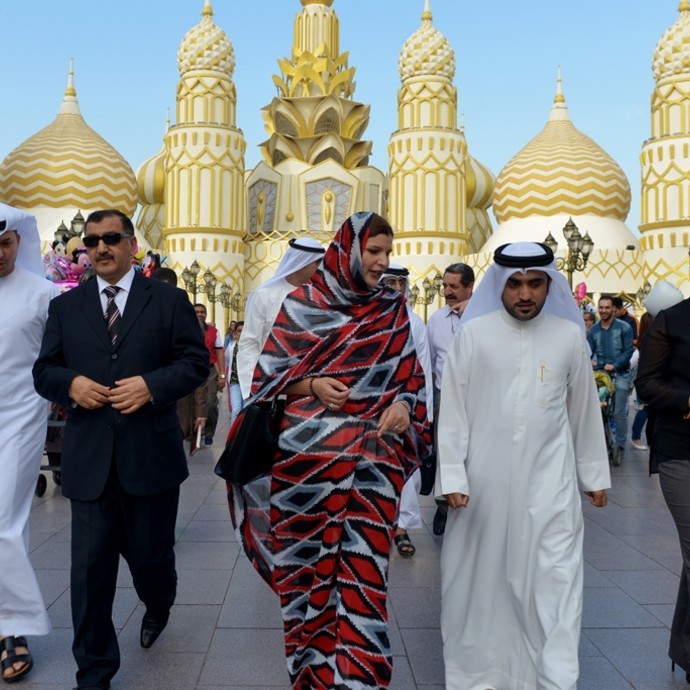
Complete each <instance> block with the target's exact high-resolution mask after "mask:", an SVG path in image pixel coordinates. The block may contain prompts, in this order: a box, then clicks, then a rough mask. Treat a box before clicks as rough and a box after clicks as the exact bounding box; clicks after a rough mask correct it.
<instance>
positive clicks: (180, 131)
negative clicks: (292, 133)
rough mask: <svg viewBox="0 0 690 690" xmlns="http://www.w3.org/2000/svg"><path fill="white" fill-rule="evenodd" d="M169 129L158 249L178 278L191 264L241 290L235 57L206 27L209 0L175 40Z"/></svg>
mask: <svg viewBox="0 0 690 690" xmlns="http://www.w3.org/2000/svg"><path fill="white" fill-rule="evenodd" d="M177 63H178V68H179V72H180V81H179V84H178V87H177V118H176V119H177V122H176V124H175V125H173V126H172V127H170V129H169V130H168V132H167V134H166V135H165V150H166V157H165V178H166V179H165V197H164V198H165V229H164V231H163V232H164V236H165V248H166V252H167V254H168V256H169V257H170V258H169V260H168V263H169V265H170V266H171V267H172V268H174V269H175V270H176V271H177V273H178V275H179V274H180V273H181V271H182V268H183V267H184V266H189V265H190V264H191V263H192V261H194V259H196V260H197V261H198V263H199V264H200V265H201V269H202V272H203V271H204V270H206V269H210V270H211V271H212V272H213V274H214V275H215V276H216V278H217V279H218V280H220V281H225V280H227V282H228V283H229V284H230V286H231V290H232V292H233V293H234V292H235V291H238V290H239V291H240V292H241V291H242V289H243V262H244V258H243V251H244V246H243V242H242V238H243V236H244V233H245V203H244V199H245V197H244V152H245V148H246V143H245V140H244V136H243V134H242V131H241V130H240V129H238V128H237V127H236V125H235V120H236V116H235V109H236V103H237V95H236V92H235V84H234V82H233V80H232V74H233V71H234V69H235V53H234V50H233V47H232V44H231V43H230V41H229V39H228V37H227V35H226V34H225V32H224V31H222V30H221V29H220V28H219V27H218V26H216V25H215V24H214V23H213V9H212V8H211V0H206V1H205V5H204V8H203V10H202V13H201V22H200V23H199V24H198V25H197V26H195V27H194V28H193V29H191V30H190V31H188V32H187V34H186V35H185V37H184V38H183V39H182V42H181V44H180V48H179V51H178V57H177Z"/></svg>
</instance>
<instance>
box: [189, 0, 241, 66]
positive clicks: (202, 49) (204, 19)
mask: <svg viewBox="0 0 690 690" xmlns="http://www.w3.org/2000/svg"><path fill="white" fill-rule="evenodd" d="M177 68H178V70H179V72H180V75H183V74H184V73H185V72H190V71H192V70H209V71H213V72H223V73H225V74H227V75H229V76H232V73H233V72H234V71H235V50H234V48H233V47H232V43H230V39H229V38H228V36H227V34H226V33H225V31H223V30H222V29H221V28H220V27H218V26H216V25H215V24H214V23H213V8H212V7H211V0H206V4H205V5H204V9H203V10H202V11H201V22H200V23H199V24H197V25H196V26H195V27H194V28H193V29H190V30H189V31H188V32H187V33H186V34H185V36H184V38H183V39H182V41H181V43H180V48H179V50H178V51H177Z"/></svg>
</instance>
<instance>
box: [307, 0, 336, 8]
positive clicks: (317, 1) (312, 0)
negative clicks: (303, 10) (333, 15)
mask: <svg viewBox="0 0 690 690" xmlns="http://www.w3.org/2000/svg"><path fill="white" fill-rule="evenodd" d="M332 4H333V0H302V6H303V7H306V6H307V5H326V7H330V6H331V5H332Z"/></svg>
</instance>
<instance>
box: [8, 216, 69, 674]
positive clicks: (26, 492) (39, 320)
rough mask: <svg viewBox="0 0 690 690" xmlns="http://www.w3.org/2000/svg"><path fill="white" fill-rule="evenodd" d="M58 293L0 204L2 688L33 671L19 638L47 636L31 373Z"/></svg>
mask: <svg viewBox="0 0 690 690" xmlns="http://www.w3.org/2000/svg"><path fill="white" fill-rule="evenodd" d="M57 292H58V291H57V289H56V288H55V286H54V285H53V284H52V283H50V282H49V281H47V280H46V279H45V276H44V272H43V266H42V262H41V252H40V240H39V234H38V228H37V227H36V219H35V218H34V216H32V215H30V214H28V213H25V212H24V211H20V210H19V209H15V208H13V207H11V206H7V205H6V204H2V203H0V323H1V324H2V337H0V361H1V362H2V366H1V367H0V391H2V395H0V468H2V481H0V563H1V564H2V566H1V571H0V572H1V573H2V575H1V576H0V650H2V651H1V653H0V659H1V660H2V677H3V680H5V681H6V682H14V681H17V680H19V679H20V678H22V677H23V676H25V675H26V674H27V673H28V672H29V671H30V670H31V668H32V666H33V658H32V657H31V654H30V652H29V649H28V646H27V642H26V639H25V637H24V636H25V635H47V634H48V632H50V622H49V620H48V616H47V614H46V609H45V605H44V603H43V597H42V596H41V590H40V589H39V586H38V582H37V580H36V576H35V574H34V571H33V568H32V567H31V562H30V561H29V554H28V545H29V541H28V539H29V512H30V510H31V501H32V498H33V495H34V489H35V488H36V480H37V478H38V472H39V469H40V465H41V457H42V456H43V447H44V444H45V439H46V427H47V422H48V410H49V405H48V402H47V401H46V400H44V399H43V398H41V397H39V395H38V394H37V393H36V391H35V390H34V385H33V379H32V376H31V367H32V366H33V363H34V360H35V359H36V357H37V356H38V352H39V349H40V347H41V338H42V337H43V330H44V328H45V323H46V319H47V317H48V303H49V302H50V300H51V299H52V298H53V297H54V296H55V295H56V294H57Z"/></svg>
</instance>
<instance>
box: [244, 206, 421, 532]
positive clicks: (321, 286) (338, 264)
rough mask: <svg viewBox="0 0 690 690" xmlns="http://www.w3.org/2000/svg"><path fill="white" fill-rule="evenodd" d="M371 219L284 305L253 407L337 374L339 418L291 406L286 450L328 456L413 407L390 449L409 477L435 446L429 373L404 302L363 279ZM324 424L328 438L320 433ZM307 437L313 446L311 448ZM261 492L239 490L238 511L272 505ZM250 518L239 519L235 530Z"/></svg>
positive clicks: (302, 402)
mask: <svg viewBox="0 0 690 690" xmlns="http://www.w3.org/2000/svg"><path fill="white" fill-rule="evenodd" d="M372 217H373V214H371V213H358V214H355V215H354V216H352V217H350V218H349V219H348V220H347V221H345V223H344V224H343V225H342V227H341V228H340V229H339V230H338V232H337V233H336V235H335V237H334V239H333V241H332V243H331V245H330V247H329V249H328V250H327V252H326V254H325V256H324V260H323V263H322V264H321V266H320V267H319V269H317V271H316V273H315V274H314V276H313V277H312V279H311V281H310V282H309V283H306V284H305V285H302V286H300V287H298V288H296V289H295V290H294V291H293V292H291V293H290V294H289V295H288V296H287V297H286V299H285V300H284V301H283V305H282V307H281V310H280V312H279V314H278V316H277V318H276V320H275V323H274V325H273V328H272V330H271V333H270V336H269V338H268V340H267V342H266V344H265V345H264V349H263V352H262V353H261V356H260V358H259V361H258V364H257V367H256V369H255V371H254V380H253V384H252V394H253V395H252V401H265V400H271V399H273V398H274V397H275V396H277V395H279V394H280V393H281V392H282V391H283V390H284V389H286V388H287V387H288V386H290V385H291V384H292V383H295V382H296V381H299V380H302V379H306V378H309V377H311V376H316V377H319V376H330V377H333V378H336V379H338V380H339V381H342V382H343V383H344V384H345V385H347V386H348V387H350V396H349V398H348V400H347V402H346V403H345V405H344V406H343V407H342V408H341V409H340V410H335V411H333V412H331V411H329V410H328V409H326V408H324V407H323V406H322V405H321V404H320V403H318V404H315V402H314V399H313V398H312V397H311V396H301V397H300V398H297V399H296V400H295V399H294V398H291V402H290V404H289V405H288V409H287V410H286V420H287V423H286V420H284V424H283V427H282V432H281V447H286V448H287V447H292V448H297V447H301V448H302V450H303V451H304V452H309V453H310V454H314V453H316V454H323V455H324V457H333V455H337V454H338V453H339V452H342V451H343V449H344V448H346V447H350V448H351V447H352V442H351V441H352V439H351V437H352V434H353V429H354V428H357V427H358V426H359V427H361V424H362V422H363V421H369V422H370V423H371V424H374V425H375V424H376V422H377V421H378V419H379V417H380V416H381V414H382V413H383V411H384V410H385V409H386V408H387V407H389V406H390V405H391V404H392V403H393V402H395V401H400V400H402V401H405V402H406V403H407V404H408V405H409V406H410V409H411V410H412V414H411V421H412V423H411V425H410V427H409V429H408V431H407V432H405V433H404V434H399V435H395V434H390V435H389V436H390V439H388V442H389V445H391V446H392V447H393V448H394V449H395V455H396V456H397V457H398V459H399V462H400V464H401V466H402V467H403V470H404V473H405V477H407V476H409V475H410V474H412V472H413V471H414V470H415V469H416V468H417V467H418V466H419V463H420V461H421V459H422V458H423V457H424V455H425V453H426V452H427V444H428V441H429V433H428V423H427V417H426V401H425V387H424V375H423V372H422V369H421V366H420V364H419V361H418V359H417V356H416V351H415V346H414V341H413V338H412V332H411V329H410V322H409V319H408V315H407V308H406V300H405V298H404V297H403V296H402V295H401V294H400V293H398V292H396V291H394V290H392V289H390V288H387V287H385V286H377V287H374V288H372V287H369V286H368V285H367V284H366V282H365V280H364V272H363V268H362V251H363V249H364V247H365V245H366V242H367V239H368V237H369V231H370V227H371V222H372ZM317 423H318V426H319V429H320V433H314V428H316V425H317ZM321 430H323V433H321ZM307 431H308V432H307ZM300 439H308V441H307V442H306V444H307V446H306V447H305V445H304V443H302V442H301V441H300ZM300 444H301V445H300ZM283 456H284V453H283ZM254 484H259V482H253V483H252V484H250V485H248V487H245V488H244V489H243V490H242V491H241V492H240V491H239V490H236V489H234V493H235V499H236V500H235V501H234V507H235V511H234V512H237V510H238V509H240V511H241V512H243V513H244V512H245V511H246V510H250V511H251V512H253V513H255V510H256V507H255V509H254V510H252V508H251V506H252V505H255V503H256V506H258V504H259V503H260V502H261V501H260V500H259V496H261V495H263V496H264V498H265V494H266V487H265V486H264V487H263V488H260V487H259V486H256V487H254V486H253V485H254ZM240 493H241V494H243V495H242V496H240V495H239V494H240ZM252 496H253V497H252ZM240 498H241V500H240V502H239V503H238V500H237V499H240ZM244 517H246V516H242V517H241V516H240V515H235V514H233V519H234V521H235V524H236V525H237V524H238V519H239V522H240V523H241V522H243V521H244V520H243V518H244ZM255 517H256V515H255V516H254V517H252V521H254V518H255ZM266 527H267V525H264V527H263V528H262V529H265V528H266ZM242 531H244V530H242ZM260 531H261V530H260ZM245 536H248V535H245Z"/></svg>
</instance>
